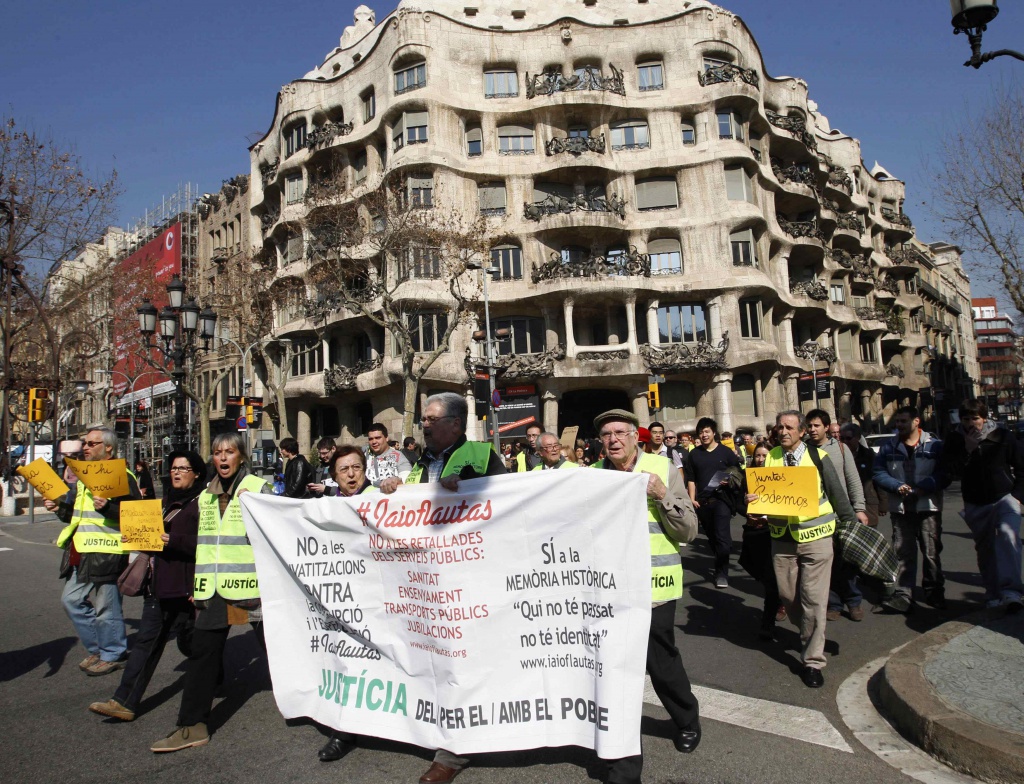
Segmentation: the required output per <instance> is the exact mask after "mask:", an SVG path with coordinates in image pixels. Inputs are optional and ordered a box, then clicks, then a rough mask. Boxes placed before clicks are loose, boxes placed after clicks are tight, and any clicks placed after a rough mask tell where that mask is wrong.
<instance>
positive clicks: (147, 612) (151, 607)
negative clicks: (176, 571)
mask: <svg viewBox="0 0 1024 784" xmlns="http://www.w3.org/2000/svg"><path fill="white" fill-rule="evenodd" d="M192 612H193V608H192V603H191V602H190V601H189V600H188V598H187V597H184V596H182V597H179V598H177V599H157V598H156V597H155V596H147V597H146V600H145V603H144V604H143V605H142V620H141V621H140V622H139V633H138V634H136V635H135V639H134V640H133V641H132V651H131V654H130V655H129V656H128V662H127V664H125V666H124V673H123V674H122V675H121V684H120V685H119V686H118V687H117V691H115V692H114V699H115V700H117V701H118V702H119V703H121V704H122V705H124V706H125V707H126V708H128V710H131V711H137V710H138V709H139V703H140V702H142V695H143V694H145V692H146V687H147V686H148V685H149V681H150V679H151V678H152V677H153V673H154V672H155V671H156V666H157V665H158V664H159V663H160V657H161V656H162V655H163V652H164V646H166V645H167V638H168V637H169V636H170V634H171V630H172V629H174V628H175V627H183V626H184V625H185V624H186V623H187V622H188V621H189V619H191V617H192Z"/></svg>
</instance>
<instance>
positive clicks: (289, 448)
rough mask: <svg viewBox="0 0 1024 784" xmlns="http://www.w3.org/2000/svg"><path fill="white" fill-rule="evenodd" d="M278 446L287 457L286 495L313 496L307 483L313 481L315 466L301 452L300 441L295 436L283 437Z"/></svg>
mask: <svg viewBox="0 0 1024 784" xmlns="http://www.w3.org/2000/svg"><path fill="white" fill-rule="evenodd" d="M277 448H278V449H280V450H281V456H282V457H283V458H284V459H285V467H284V495H285V496H287V497H288V498H312V497H313V494H312V493H310V492H309V488H308V487H307V485H309V484H312V482H313V466H311V465H310V464H309V461H308V460H307V459H306V458H305V457H304V456H303V455H300V454H299V442H298V441H296V440H295V439H294V438H282V439H281V443H280V444H278V445H277Z"/></svg>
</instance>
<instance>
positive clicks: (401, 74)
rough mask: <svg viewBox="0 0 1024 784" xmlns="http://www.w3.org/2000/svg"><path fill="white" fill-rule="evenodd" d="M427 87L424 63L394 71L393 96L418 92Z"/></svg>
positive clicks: (425, 65)
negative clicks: (413, 91) (412, 91)
mask: <svg viewBox="0 0 1024 784" xmlns="http://www.w3.org/2000/svg"><path fill="white" fill-rule="evenodd" d="M426 85H427V64H426V63H425V62H422V63H416V65H410V66H409V67H408V68H403V69H402V70H401V71H395V95H401V94H402V93H407V92H409V91H410V90H418V89H419V88H420V87H426Z"/></svg>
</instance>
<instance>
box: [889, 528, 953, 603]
mask: <svg viewBox="0 0 1024 784" xmlns="http://www.w3.org/2000/svg"><path fill="white" fill-rule="evenodd" d="M892 546H893V549H894V550H895V551H896V557H897V558H899V561H900V570H899V576H898V577H897V578H896V583H897V588H896V592H897V593H900V594H903V595H904V596H906V597H907V598H913V596H912V594H913V591H914V584H915V583H916V582H917V550H918V547H920V548H921V567H922V571H923V572H924V575H923V576H922V578H921V587H922V588H923V589H924V593H925V596H926V597H928V598H933V597H936V596H943V594H944V593H945V585H946V578H945V577H944V576H943V574H942V559H941V557H940V555H941V553H942V513H941V512H917V511H913V512H904V513H903V514H899V513H897V512H893V513H892Z"/></svg>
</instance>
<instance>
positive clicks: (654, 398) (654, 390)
mask: <svg viewBox="0 0 1024 784" xmlns="http://www.w3.org/2000/svg"><path fill="white" fill-rule="evenodd" d="M647 407H648V408H649V409H651V410H652V411H657V410H658V409H659V408H661V394H660V392H659V390H658V385H657V384H648V385H647Z"/></svg>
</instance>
